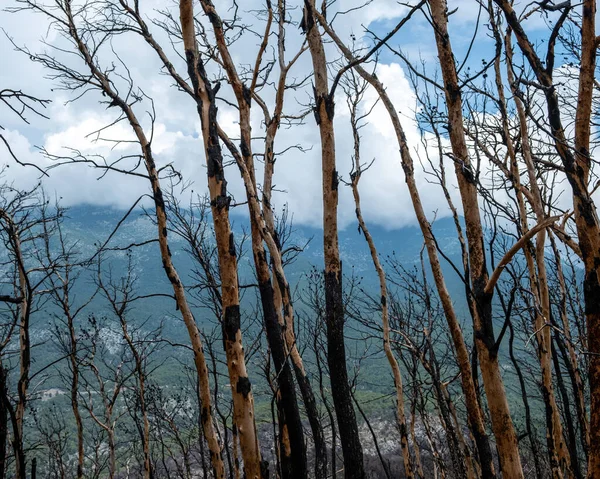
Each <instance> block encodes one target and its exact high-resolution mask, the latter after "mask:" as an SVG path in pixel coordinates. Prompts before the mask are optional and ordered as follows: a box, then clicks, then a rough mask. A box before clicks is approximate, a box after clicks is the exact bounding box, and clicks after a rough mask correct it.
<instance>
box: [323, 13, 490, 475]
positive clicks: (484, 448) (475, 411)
mask: <svg viewBox="0 0 600 479" xmlns="http://www.w3.org/2000/svg"><path fill="white" fill-rule="evenodd" d="M319 21H320V22H321V24H322V25H323V26H324V27H325V29H326V31H327V33H328V35H329V36H330V37H331V38H332V39H333V40H334V42H335V43H336V45H337V46H338V48H340V50H342V52H343V53H344V55H345V57H346V60H347V61H349V62H356V59H355V57H354V56H353V55H352V53H351V52H350V50H349V49H348V48H347V47H346V46H345V45H344V44H343V43H342V42H341V40H340V39H339V37H337V35H336V34H335V32H334V31H333V29H331V27H329V26H328V25H327V24H326V21H325V19H324V18H322V17H321V16H320V17H319ZM354 68H355V69H356V71H357V72H358V73H359V74H360V75H361V77H362V78H364V79H365V80H366V81H367V82H369V83H370V84H371V85H372V86H373V88H375V90H376V91H377V93H378V94H379V97H380V98H381V100H382V102H383V105H384V106H385V108H386V110H387V112H388V114H389V115H390V119H391V120H392V124H393V126H394V130H395V132H396V138H397V140H398V146H399V148H400V156H401V161H402V167H403V169H404V173H405V180H406V184H407V186H408V190H409V194H410V197H411V201H412V203H413V208H414V210H415V214H416V216H417V221H418V222H419V227H420V228H421V232H422V233H423V237H424V239H425V246H426V248H427V254H428V258H429V263H430V267H431V270H432V273H433V278H434V282H435V285H436V289H437V292H438V295H439V297H440V300H441V302H442V306H443V309H444V314H445V317H446V321H447V322H448V327H449V329H450V334H451V336H452V340H453V345H454V349H455V351H456V359H457V362H458V366H459V369H460V371H461V385H462V389H463V393H464V394H465V403H466V407H467V415H468V421H469V426H470V428H471V430H472V431H473V436H474V438H475V443H476V445H477V451H478V457H479V463H480V465H481V468H482V474H483V476H484V477H486V478H490V479H492V478H494V477H495V471H494V458H493V454H492V450H491V447H490V443H489V438H488V435H487V432H486V430H485V425H484V422H483V415H482V412H481V408H480V406H479V401H478V397H477V389H476V387H475V383H474V381H473V374H472V371H471V362H470V359H469V352H468V350H467V347H466V344H465V340H464V337H463V333H462V329H461V327H460V324H459V322H458V318H457V316H456V312H455V310H454V304H453V302H452V298H451V297H450V293H449V292H448V289H447V287H446V283H445V280H444V275H443V272H442V267H441V264H440V260H439V256H438V252H437V245H436V241H435V238H434V236H433V231H432V229H431V225H430V224H429V222H428V221H427V217H426V215H425V211H424V209H423V204H422V202H421V196H420V194H419V190H418V187H417V183H416V181H415V177H414V164H413V160H412V156H411V154H410V149H409V146H408V144H407V142H406V137H405V134H404V129H403V128H402V124H401V122H400V117H399V116H398V113H397V111H396V108H395V107H394V105H393V103H392V102H391V100H390V98H389V96H388V94H387V92H386V90H385V87H384V86H383V84H382V83H381V82H380V81H379V80H378V79H377V78H376V77H375V75H372V74H370V73H368V72H367V71H366V70H365V69H364V68H362V67H361V66H360V65H359V64H357V65H355V66H354Z"/></svg>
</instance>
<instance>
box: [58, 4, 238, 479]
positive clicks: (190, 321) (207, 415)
mask: <svg viewBox="0 0 600 479" xmlns="http://www.w3.org/2000/svg"><path fill="white" fill-rule="evenodd" d="M190 8H191V3H190ZM65 14H66V16H67V19H66V20H67V22H68V25H69V34H70V36H71V38H72V39H73V41H74V42H75V44H76V46H77V49H78V50H79V52H80V54H81V56H82V57H83V59H84V61H85V63H86V65H87V67H88V68H89V69H90V72H91V74H92V75H93V76H94V78H96V80H97V81H98V83H99V84H100V87H101V88H102V91H103V93H104V94H105V95H107V96H108V97H109V98H110V99H111V100H112V102H113V103H114V105H115V106H116V107H118V108H119V109H120V110H121V111H122V112H123V115H124V116H125V117H126V119H127V121H128V123H129V125H130V126H131V128H132V130H133V132H134V134H135V136H136V138H137V140H138V142H139V145H140V148H141V150H142V157H143V159H144V165H145V167H146V171H147V173H148V178H149V180H150V186H151V188H152V193H153V199H154V207H155V215H156V222H157V228H158V242H159V247H160V254H161V259H162V263H163V269H164V271H165V274H166V276H167V278H168V279H169V282H170V283H171V286H172V288H173V294H174V296H175V300H176V302H177V307H178V308H179V311H180V313H181V316H182V319H183V322H184V324H185V326H186V328H187V331H188V335H189V338H190V342H191V345H192V349H193V351H194V364H195V366H196V371H197V374H198V380H199V381H200V390H201V398H202V410H201V411H200V415H201V416H202V424H203V432H204V436H205V438H206V441H207V443H208V448H209V450H210V453H211V461H212V465H213V468H214V474H215V478H216V479H223V478H224V477H225V467H224V464H223V459H222V456H221V445H220V443H219V440H218V438H217V434H216V431H215V428H214V424H213V419H212V411H211V394H210V383H209V379H208V367H207V365H206V358H205V356H204V350H203V346H202V341H201V339H200V331H199V330H198V326H197V325H196V321H195V319H194V316H193V314H192V311H191V309H190V307H189V304H188V302H187V299H186V295H185V289H184V287H183V284H182V282H181V280H180V278H179V275H178V273H177V270H176V269H175V266H174V264H173V261H172V259H171V252H170V249H169V242H168V239H167V230H168V225H167V214H166V210H165V204H164V198H163V193H162V189H161V186H160V181H159V176H158V171H157V168H156V164H155V162H154V156H153V154H152V148H151V144H150V142H149V141H148V139H147V137H146V135H145V133H144V131H143V129H142V127H141V125H140V123H139V121H138V119H137V117H136V115H135V113H134V111H133V109H132V107H131V106H130V105H129V104H128V103H127V102H126V101H124V100H123V99H122V98H121V97H120V96H119V95H118V93H117V92H116V91H115V90H114V89H113V86H112V83H111V82H110V81H109V80H108V79H107V77H106V75H105V74H104V73H103V72H102V71H101V70H100V69H99V68H98V66H97V63H96V60H95V59H94V58H93V57H92V55H91V53H90V51H89V49H88V47H87V45H86V44H85V43H84V41H83V40H82V39H81V38H80V36H79V32H78V30H77V27H76V25H75V22H74V17H73V13H72V11H71V4H70V2H67V3H66V8H65ZM236 288H237V285H236Z"/></svg>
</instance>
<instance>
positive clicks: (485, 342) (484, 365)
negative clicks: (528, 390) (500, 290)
mask: <svg viewBox="0 0 600 479" xmlns="http://www.w3.org/2000/svg"><path fill="white" fill-rule="evenodd" d="M429 5H430V7H431V15H432V20H433V28H434V31H435V40H436V45H437V51H438V56H439V59H440V66H441V71H442V77H443V80H444V87H445V96H446V105H447V109H448V132H449V136H450V143H451V146H452V152H453V156H454V158H453V160H454V162H455V170H456V176H457V180H458V186H459V190H460V194H461V199H462V205H463V213H464V217H465V223H466V232H467V243H468V246H469V273H470V281H471V295H472V299H473V302H474V308H473V311H472V313H473V328H474V334H475V343H476V347H477V353H478V356H479V361H480V365H481V373H482V377H483V383H484V388H485V392H486V396H487V401H488V406H489V409H490V416H491V419H492V429H493V431H494V435H495V437H496V443H497V447H498V454H499V457H500V463H501V465H502V473H503V477H505V478H507V479H509V478H510V479H513V478H516V479H519V478H523V469H522V467H521V459H520V457H519V448H518V442H517V436H516V433H515V429H514V426H513V422H512V418H511V415H510V410H509V407H508V400H507V397H506V391H505V389H504V383H503V381H502V374H501V371H500V365H499V363H498V355H497V345H496V340H495V335H494V325H493V318H492V293H489V292H486V291H485V289H486V285H487V282H488V272H487V266H486V258H485V248H484V238H483V228H482V225H481V218H480V214H479V205H478V198H477V186H476V178H475V172H474V171H473V169H472V166H471V162H470V159H469V152H468V149H467V144H466V139H465V133H464V125H463V112H462V99H461V91H460V87H459V85H458V75H457V72H456V65H455V63H454V55H453V52H452V46H451V44H450V36H449V35H448V9H447V5H446V2H445V0H430V1H429Z"/></svg>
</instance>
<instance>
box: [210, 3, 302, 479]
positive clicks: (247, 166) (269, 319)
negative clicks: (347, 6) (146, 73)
mask: <svg viewBox="0 0 600 479" xmlns="http://www.w3.org/2000/svg"><path fill="white" fill-rule="evenodd" d="M200 3H201V5H202V7H203V9H204V13H205V14H206V15H207V17H208V18H209V19H210V22H211V24H212V26H213V31H214V33H215V37H216V40H217V48H218V50H219V53H220V56H221V59H222V60H223V66H224V69H225V71H226V72H227V76H228V78H229V82H230V83H231V85H232V87H233V91H234V94H235V97H236V100H237V104H238V109H239V119H240V137H241V148H240V150H241V151H240V152H238V150H237V148H235V146H234V145H233V144H232V143H231V142H229V141H228V139H225V141H226V144H227V146H228V148H229V149H230V151H231V152H232V154H233V155H234V157H235V158H236V160H237V162H238V166H239V167H240V172H241V175H242V179H243V180H244V186H245V189H246V197H247V200H248V208H249V212H250V228H251V238H252V253H253V258H254V265H255V268H256V273H257V277H258V285H259V293H260V297H261V304H262V308H263V315H264V324H265V329H266V331H267V342H268V344H269V349H270V350H271V355H272V357H273V363H274V365H275V368H276V377H277V384H278V389H279V390H278V392H277V394H276V397H275V401H276V403H277V411H278V425H279V448H278V453H279V457H280V466H281V474H282V477H283V479H286V478H303V477H305V476H306V470H307V464H306V445H305V442H304V432H303V428H302V420H301V417H300V410H299V408H298V402H297V399H296V389H295V385H294V379H293V375H292V369H291V367H290V364H289V362H288V358H287V352H286V344H285V341H284V338H283V331H282V328H281V326H280V323H279V321H278V319H277V316H278V315H277V312H276V303H275V297H274V291H273V286H272V284H271V272H270V269H269V263H268V261H267V254H266V251H265V248H264V245H263V239H264V240H265V241H266V242H267V244H268V245H269V252H270V253H271V256H272V258H273V261H274V262H275V264H276V265H279V267H278V268H277V269H276V271H275V277H281V276H282V275H283V266H282V264H281V252H280V251H279V249H278V248H277V246H276V244H275V241H274V240H273V237H272V235H271V234H270V231H269V230H268V228H266V225H265V221H264V218H263V216H262V212H261V209H260V202H259V199H258V195H257V190H258V188H257V186H256V177H255V170H254V157H253V154H252V129H251V123H250V107H251V102H252V93H253V92H252V88H253V87H252V86H251V87H250V88H248V87H247V86H246V85H244V84H243V83H242V81H241V79H240V78H239V76H238V73H237V69H236V67H235V64H234V62H233V60H232V58H231V56H230V53H229V48H228V46H227V40H226V38H225V34H224V32H223V28H222V25H223V23H222V20H221V18H220V17H219V15H218V12H217V11H216V9H215V7H214V5H213V4H212V2H210V1H206V0H202V1H201V2H200ZM269 25H270V22H268V23H267V27H269ZM269 33H270V31H269V28H267V31H266V32H265V41H266V39H268V34H269ZM263 45H264V43H263ZM265 47H266V45H265ZM262 51H263V48H261V50H260V52H262ZM260 52H259V56H258V62H257V63H258V64H257V68H260V65H259V63H260V58H261V53H260ZM282 93H283V92H282ZM221 136H225V134H224V132H223V134H222V135H221ZM274 256H275V257H274Z"/></svg>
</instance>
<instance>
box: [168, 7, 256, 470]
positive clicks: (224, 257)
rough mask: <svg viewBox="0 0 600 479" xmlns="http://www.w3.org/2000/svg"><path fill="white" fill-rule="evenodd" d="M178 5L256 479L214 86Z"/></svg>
mask: <svg viewBox="0 0 600 479" xmlns="http://www.w3.org/2000/svg"><path fill="white" fill-rule="evenodd" d="M179 9H180V21H181V30H182V36H183V44H184V48H185V56H186V61H187V65H188V72H189V75H190V79H191V82H192V84H193V87H194V94H195V96H196V100H197V102H198V114H199V115H200V122H201V127H202V137H203V139H204V150H205V154H206V164H207V173H208V189H209V193H210V205H211V212H212V218H213V225H214V230H215V237H216V241H217V253H218V258H219V270H220V272H221V289H222V292H221V298H222V306H223V318H222V323H221V324H222V330H223V342H224V345H225V355H226V357H227V369H228V372H229V381H230V385H231V394H232V396H233V418H234V423H235V425H236V428H237V433H238V437H239V442H240V449H241V453H242V458H243V461H244V471H245V474H246V477H247V478H248V479H257V478H262V477H263V472H264V471H263V467H264V465H263V463H262V461H261V454H260V448H259V444H258V435H257V430H256V423H255V417H254V396H253V394H252V386H251V384H250V379H249V378H248V373H247V371H246V360H245V356H244V348H243V344H242V331H241V329H240V321H241V319H240V303H239V288H238V274H237V254H236V250H235V241H234V238H233V232H232V231H231V224H230V222H229V203H230V202H231V198H230V196H229V195H228V193H227V181H226V180H225V173H224V170H223V157H222V153H221V147H220V144H219V135H218V127H217V107H216V104H215V101H214V100H215V99H214V90H213V88H212V86H211V84H210V81H209V80H208V78H207V75H206V71H205V70H204V65H203V64H202V61H201V59H200V56H199V54H198V46H197V43H196V29H195V25H194V10H193V5H192V1H191V0H180V2H179ZM211 451H212V450H211Z"/></svg>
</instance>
